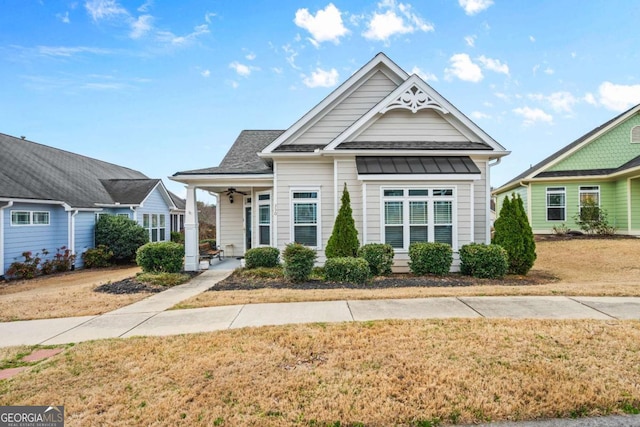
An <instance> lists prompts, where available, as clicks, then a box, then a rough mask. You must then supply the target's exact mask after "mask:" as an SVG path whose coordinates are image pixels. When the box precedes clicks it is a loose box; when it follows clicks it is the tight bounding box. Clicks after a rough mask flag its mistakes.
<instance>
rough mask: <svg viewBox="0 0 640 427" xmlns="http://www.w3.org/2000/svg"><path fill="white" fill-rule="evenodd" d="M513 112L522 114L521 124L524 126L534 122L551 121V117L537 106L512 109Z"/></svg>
mask: <svg viewBox="0 0 640 427" xmlns="http://www.w3.org/2000/svg"><path fill="white" fill-rule="evenodd" d="M513 112H514V113H516V114H517V115H519V116H522V118H523V119H524V121H523V122H522V124H524V125H525V126H530V125H532V124H534V123H536V122H541V123H553V117H552V116H551V115H550V114H547V113H545V112H544V111H542V110H541V109H539V108H529V107H522V108H516V109H514V110H513Z"/></svg>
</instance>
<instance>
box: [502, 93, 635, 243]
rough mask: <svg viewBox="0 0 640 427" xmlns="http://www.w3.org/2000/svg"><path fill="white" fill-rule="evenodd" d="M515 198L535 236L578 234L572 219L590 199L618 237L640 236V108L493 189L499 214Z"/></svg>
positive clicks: (633, 109) (596, 129) (603, 126)
mask: <svg viewBox="0 0 640 427" xmlns="http://www.w3.org/2000/svg"><path fill="white" fill-rule="evenodd" d="M512 193H516V194H519V195H520V197H521V198H522V201H523V202H524V205H525V208H526V209H527V215H528V217H529V221H530V223H531V227H532V228H533V232H534V233H536V234H549V233H552V229H553V227H554V226H559V225H562V224H565V225H566V226H567V227H569V228H570V229H572V230H579V227H578V225H577V224H576V223H575V221H574V217H575V216H576V215H577V214H578V212H579V210H580V208H581V207H582V206H583V205H584V203H585V202H587V201H589V200H591V201H594V202H595V203H597V204H598V205H599V207H600V208H601V209H604V210H606V212H607V213H608V222H609V224H610V225H612V226H615V227H617V229H618V233H621V234H630V235H640V104H638V105H636V106H635V107H633V108H631V109H629V110H627V111H625V112H624V113H622V114H620V115H619V116H617V117H614V118H613V119H611V120H609V121H608V122H606V123H604V124H603V125H601V126H599V127H597V128H595V129H593V130H592V131H590V132H588V133H587V134H585V135H583V136H582V137H580V138H578V139H577V140H575V141H573V142H572V143H571V144H569V145H567V146H566V147H564V148H562V149H561V150H559V151H557V152H556V153H554V154H552V155H551V156H549V157H547V158H546V159H544V160H543V161H541V162H540V163H538V164H537V165H535V166H532V167H531V168H529V169H527V170H526V171H524V172H523V173H521V174H520V175H518V176H516V177H515V178H513V179H512V180H510V181H509V182H507V183H506V184H504V185H503V186H501V187H499V188H497V189H496V190H494V191H493V196H494V198H495V201H496V212H497V213H498V214H499V212H500V208H501V207H502V202H503V200H504V198H505V197H506V196H508V195H511V194H512Z"/></svg>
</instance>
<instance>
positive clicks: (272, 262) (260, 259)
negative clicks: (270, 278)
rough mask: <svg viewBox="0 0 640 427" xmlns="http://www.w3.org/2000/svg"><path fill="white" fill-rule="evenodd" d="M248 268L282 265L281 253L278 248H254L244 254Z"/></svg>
mask: <svg viewBox="0 0 640 427" xmlns="http://www.w3.org/2000/svg"><path fill="white" fill-rule="evenodd" d="M244 262H245V267H246V268H258V267H276V266H277V265H278V264H280V251H279V250H278V249H277V248H271V247H264V248H252V249H249V250H248V251H247V252H246V253H245V254H244Z"/></svg>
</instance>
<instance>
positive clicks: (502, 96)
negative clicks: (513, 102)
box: [493, 92, 510, 102]
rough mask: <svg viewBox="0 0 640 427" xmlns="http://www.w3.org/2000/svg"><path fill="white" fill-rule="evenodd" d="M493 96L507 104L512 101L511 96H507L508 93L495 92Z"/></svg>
mask: <svg viewBox="0 0 640 427" xmlns="http://www.w3.org/2000/svg"><path fill="white" fill-rule="evenodd" d="M493 95H494V96H495V97H496V98H498V99H502V100H503V101H505V102H509V101H510V99H509V95H507V94H506V93H502V92H495V93H494V94H493Z"/></svg>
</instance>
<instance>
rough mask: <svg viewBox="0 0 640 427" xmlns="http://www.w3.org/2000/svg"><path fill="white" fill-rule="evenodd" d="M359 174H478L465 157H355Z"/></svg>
mask: <svg viewBox="0 0 640 427" xmlns="http://www.w3.org/2000/svg"><path fill="white" fill-rule="evenodd" d="M356 167H357V169H358V173H359V174H376V175H378V174H479V173H480V169H478V167H477V166H476V164H475V163H473V160H471V159H470V158H469V157H467V156H457V157H456V156H362V157H361V156H357V157H356Z"/></svg>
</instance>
